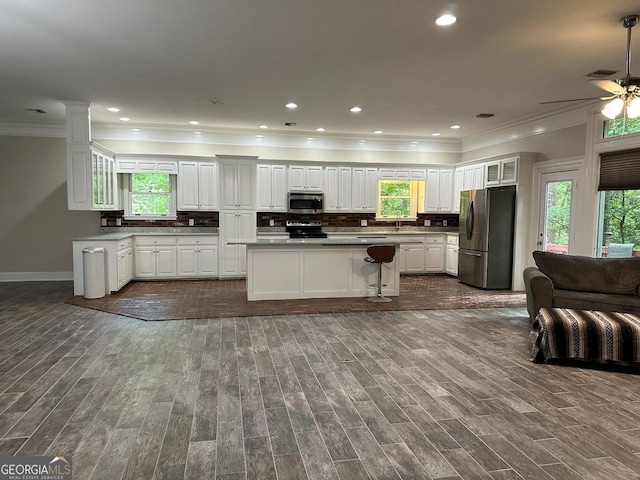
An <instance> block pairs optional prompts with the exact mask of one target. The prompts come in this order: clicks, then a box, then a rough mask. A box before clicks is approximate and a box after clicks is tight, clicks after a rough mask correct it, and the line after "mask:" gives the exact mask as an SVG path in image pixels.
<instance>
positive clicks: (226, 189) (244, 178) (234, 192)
mask: <svg viewBox="0 0 640 480" xmlns="http://www.w3.org/2000/svg"><path fill="white" fill-rule="evenodd" d="M219 168H220V192H221V202H220V208H222V209H242V210H255V208H256V198H255V197H256V164H255V162H253V161H250V160H235V159H234V160H220V162H219Z"/></svg>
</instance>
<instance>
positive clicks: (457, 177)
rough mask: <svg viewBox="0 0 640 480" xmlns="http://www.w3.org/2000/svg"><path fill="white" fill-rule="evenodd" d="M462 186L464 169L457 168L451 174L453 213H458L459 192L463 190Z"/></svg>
mask: <svg viewBox="0 0 640 480" xmlns="http://www.w3.org/2000/svg"><path fill="white" fill-rule="evenodd" d="M463 185H464V168H460V167H457V168H456V169H455V171H454V172H453V192H452V194H451V196H452V201H453V208H452V211H453V212H454V213H459V212H460V192H461V191H462V190H463V188H462V186H463Z"/></svg>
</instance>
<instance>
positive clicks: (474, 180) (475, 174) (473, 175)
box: [452, 163, 484, 213]
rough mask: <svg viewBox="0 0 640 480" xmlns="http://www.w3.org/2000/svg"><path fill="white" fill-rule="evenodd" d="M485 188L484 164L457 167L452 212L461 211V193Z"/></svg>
mask: <svg viewBox="0 0 640 480" xmlns="http://www.w3.org/2000/svg"><path fill="white" fill-rule="evenodd" d="M482 188H484V163H474V164H471V165H462V166H459V167H456V169H455V172H454V178H453V195H452V202H453V206H452V211H453V212H455V213H458V212H459V211H460V192H461V191H463V190H480V189H482Z"/></svg>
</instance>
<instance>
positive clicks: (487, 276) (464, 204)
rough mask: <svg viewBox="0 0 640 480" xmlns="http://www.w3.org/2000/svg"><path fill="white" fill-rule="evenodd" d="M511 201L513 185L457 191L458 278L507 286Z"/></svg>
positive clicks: (483, 284)
mask: <svg viewBox="0 0 640 480" xmlns="http://www.w3.org/2000/svg"><path fill="white" fill-rule="evenodd" d="M515 204H516V188H515V186H509V187H495V188H485V189H483V190H465V191H462V192H460V239H459V244H460V245H459V246H460V248H459V252H458V280H459V281H460V282H462V283H466V284H467V285H472V286H474V287H480V288H487V289H509V288H511V280H512V278H511V277H512V268H513V225H514V219H515Z"/></svg>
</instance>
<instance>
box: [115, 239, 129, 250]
mask: <svg viewBox="0 0 640 480" xmlns="http://www.w3.org/2000/svg"><path fill="white" fill-rule="evenodd" d="M131 245H133V239H132V238H131V237H128V238H123V239H122V240H118V243H117V246H116V249H117V250H123V249H125V248H129V247H130V246H131Z"/></svg>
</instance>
